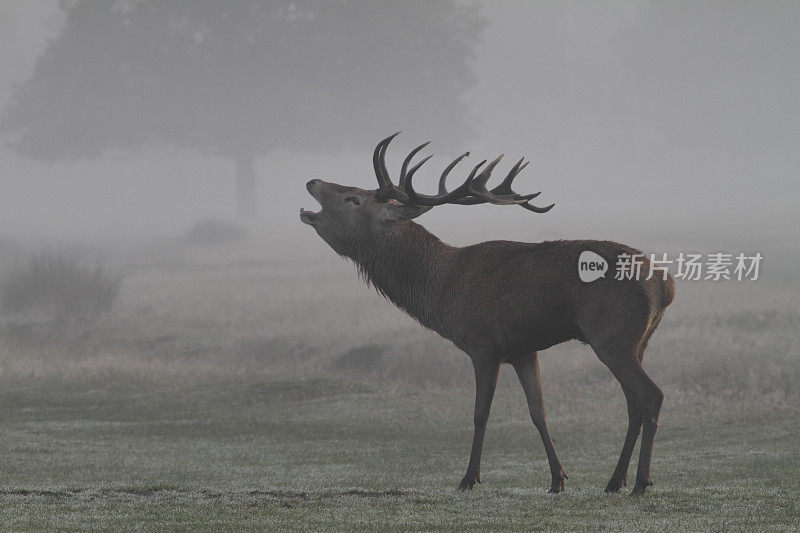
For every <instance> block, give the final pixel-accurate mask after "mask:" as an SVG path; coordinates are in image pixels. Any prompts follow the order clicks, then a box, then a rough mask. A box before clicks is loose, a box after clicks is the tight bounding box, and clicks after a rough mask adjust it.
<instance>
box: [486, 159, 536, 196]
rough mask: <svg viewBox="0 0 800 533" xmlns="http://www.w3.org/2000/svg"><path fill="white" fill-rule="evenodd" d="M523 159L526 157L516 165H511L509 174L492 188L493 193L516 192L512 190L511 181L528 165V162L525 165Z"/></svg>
mask: <svg viewBox="0 0 800 533" xmlns="http://www.w3.org/2000/svg"><path fill="white" fill-rule="evenodd" d="M523 161H525V158H524V157H523V158H522V159H520V160H519V161H517V164H516V165H514V166H513V167H511V170H509V171H508V175H507V176H506V177H505V178H504V179H503V181H502V182H501V183H500V185H498V186H497V187H495V188H494V189H492V191H491V192H492V194H503V195H505V194H515V193H514V191H512V190H511V182H512V181H514V178H516V177H517V174H519V173H520V172H522V169H523V168H525V167H527V166H528V163H525V164H524V165H523V164H522V162H523Z"/></svg>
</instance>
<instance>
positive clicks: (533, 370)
mask: <svg viewBox="0 0 800 533" xmlns="http://www.w3.org/2000/svg"><path fill="white" fill-rule="evenodd" d="M512 364H513V365H514V370H516V371H517V376H518V377H519V382H520V384H522V389H523V390H524V391H525V398H526V399H527V400H528V410H529V411H530V413H531V420H533V425H535V426H536V429H538V430H539V435H540V436H541V437H542V442H543V443H544V449H545V452H547V461H548V462H549V463H550V474H551V476H552V482H551V483H550V492H551V493H553V494H558V493H559V492H561V491H563V490H564V480H565V479H567V475H566V474H565V473H564V469H563V468H562V467H561V462H560V461H559V460H558V455H556V449H555V447H554V446H553V440H552V439H551V438H550V432H549V431H548V430H547V417H546V415H545V411H544V398H543V397H542V380H541V376H540V374H539V357H538V354H537V353H536V352H533V354H532V355H531V356H530V357H524V358H522V359H520V360H519V361H514V362H513V363H512Z"/></svg>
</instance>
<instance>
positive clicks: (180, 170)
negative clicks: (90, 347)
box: [0, 0, 800, 264]
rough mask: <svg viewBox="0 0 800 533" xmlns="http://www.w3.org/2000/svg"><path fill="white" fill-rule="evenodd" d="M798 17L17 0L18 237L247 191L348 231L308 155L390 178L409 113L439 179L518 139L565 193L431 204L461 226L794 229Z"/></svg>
mask: <svg viewBox="0 0 800 533" xmlns="http://www.w3.org/2000/svg"><path fill="white" fill-rule="evenodd" d="M315 10H317V11H320V13H321V14H320V16H316V14H315ZM797 27H800V8H799V7H798V4H797V3H796V2H763V3H759V4H758V5H756V4H753V3H751V2H702V3H697V2H654V3H650V2H580V1H568V2H561V1H558V2H521V1H520V2H507V1H498V2H484V3H473V2H444V3H438V4H436V3H427V2H422V3H413V2H412V3H405V4H404V5H399V4H397V3H394V4H389V3H385V4H382V3H359V2H332V3H331V2H271V3H258V2H237V3H233V4H226V5H224V6H223V5H218V6H217V5H215V3H202V2H201V3H196V2H192V3H181V2H171V3H167V4H159V3H153V2H146V1H119V2H93V1H90V0H84V1H77V2H69V1H67V2H57V1H45V0H42V1H36V2H19V1H9V0H4V1H3V2H2V3H0V36H2V37H0V38H1V39H2V46H0V109H2V111H3V113H2V115H0V116H2V120H3V122H2V126H3V130H2V134H3V139H4V140H5V142H4V143H3V145H2V148H0V217H2V218H1V220H2V224H0V237H2V238H6V239H14V240H24V241H27V240H30V241H33V242H41V241H52V240H58V239H69V240H71V241H87V240H88V241H91V242H104V243H108V242H118V241H124V240H126V239H142V238H147V237H169V236H174V235H178V234H181V233H182V232H184V231H186V229H187V228H188V227H190V226H191V224H192V223H194V222H196V221H197V220H198V219H200V218H202V217H206V216H210V215H213V216H217V217H222V218H228V219H235V218H236V216H237V211H238V212H239V213H240V214H244V215H245V217H244V218H243V220H244V221H245V223H246V224H247V225H248V227H249V228H250V229H251V231H253V232H254V233H255V234H258V235H261V236H263V237H264V238H265V239H266V240H267V241H273V242H275V243H278V242H289V241H292V242H297V243H299V244H300V245H301V248H314V249H318V250H319V251H320V252H327V250H324V245H323V243H322V242H321V241H319V240H318V239H317V237H316V235H314V234H313V232H311V231H308V228H305V227H301V224H300V223H299V220H298V217H297V211H298V209H299V207H301V206H305V207H307V208H313V203H314V202H313V200H312V199H310V198H309V197H308V196H307V193H306V191H305V188H304V186H303V185H304V183H305V181H306V180H308V179H311V178H316V177H323V178H325V179H329V180H332V181H336V182H340V183H345V184H352V185H358V186H362V187H369V188H374V187H375V179H374V176H373V173H372V169H371V160H370V158H371V150H372V148H373V146H374V145H375V143H376V142H377V141H378V140H380V139H381V138H383V137H384V136H386V135H387V134H389V133H391V132H393V131H396V130H403V134H402V135H401V136H400V137H399V138H398V139H397V140H396V141H395V143H393V146H392V147H391V149H390V151H389V154H388V160H389V164H390V169H391V171H392V172H394V173H395V175H396V173H397V172H398V171H399V168H398V167H399V163H400V161H402V158H403V157H404V156H405V154H406V153H407V151H408V150H409V149H410V148H411V147H413V146H416V145H417V144H419V143H421V142H423V141H426V140H431V141H432V144H431V146H430V147H429V149H428V150H429V151H430V152H433V153H436V154H437V157H435V158H434V159H433V160H432V161H431V162H429V163H428V164H427V165H426V166H425V167H424V168H423V170H422V171H421V173H420V174H419V178H418V179H417V182H418V184H419V187H420V188H421V189H423V190H425V189H424V187H425V185H426V184H427V187H428V189H427V190H429V191H430V190H433V188H434V187H435V181H436V178H437V177H438V173H439V172H440V171H441V169H443V167H444V166H445V165H446V163H447V162H448V161H449V159H448V158H450V157H453V156H455V155H457V154H459V153H461V152H462V151H465V150H471V152H472V154H473V155H472V158H471V159H470V160H474V161H478V160H480V159H483V158H487V157H494V156H495V155H496V154H499V153H505V154H506V156H507V160H506V161H504V163H503V165H501V167H500V168H499V169H498V171H499V172H503V171H504V170H505V169H506V168H507V167H506V166H510V165H511V164H512V163H513V161H515V160H516V159H518V158H519V157H523V156H524V157H527V158H528V159H530V160H532V165H530V166H529V167H528V168H527V169H526V170H525V171H524V173H523V174H522V175H521V176H520V177H519V178H518V180H517V181H518V185H517V188H518V189H519V190H522V191H523V192H524V191H536V190H542V191H543V193H542V196H541V197H540V199H541V201H542V202H544V205H546V204H548V203H551V202H555V203H556V208H555V209H554V210H553V211H551V212H550V213H548V214H547V215H541V216H537V215H532V214H531V213H529V212H527V211H524V210H521V209H514V208H510V207H497V206H489V207H487V206H482V207H478V208H475V207H472V208H464V207H462V206H452V207H442V208H439V209H437V210H434V212H432V213H430V214H428V215H426V216H425V217H424V218H423V219H421V222H422V223H423V224H426V225H427V226H428V228H429V229H430V230H432V231H433V232H434V233H437V234H440V236H442V237H443V238H444V239H445V240H449V241H451V242H458V243H465V242H470V241H474V240H476V239H482V238H518V239H523V240H542V239H545V238H582V237H589V238H610V239H615V240H623V239H625V238H631V237H633V238H634V239H638V240H636V242H633V243H632V244H634V245H637V246H640V247H643V248H646V249H647V250H646V251H660V250H657V249H656V248H655V247H656V246H662V247H667V248H670V249H678V248H680V249H689V248H691V249H700V248H701V247H711V248H713V249H731V250H732V251H739V250H738V249H736V250H733V248H735V247H737V246H738V247H739V248H742V247H744V248H746V249H747V250H754V249H756V248H758V247H759V246H760V245H761V244H763V245H765V246H768V247H769V246H772V245H774V243H775V242H776V241H777V242H779V243H781V246H784V245H786V246H787V247H793V248H795V249H796V248H797V246H798V243H797V232H796V228H795V226H796V223H797V222H798V221H800V217H798V215H797V209H796V207H795V205H796V198H795V196H796V194H797V192H798V187H797V168H799V167H800V150H798V142H799V141H800V98H798V97H797V95H798V94H800V61H798V59H800V36H799V35H800V34H799V33H798V32H797V31H796V30H797ZM468 161H469V160H468ZM248 167H250V168H249V169H248ZM459 168H461V167H459ZM467 169H468V165H465V166H464V168H462V169H461V170H462V174H464V175H465V174H466V171H467ZM250 171H252V176H253V178H252V180H253V182H254V187H253V188H252V189H250V188H246V189H245V190H244V192H243V193H242V192H241V191H242V186H241V183H240V186H239V190H240V192H239V195H240V197H239V198H237V172H238V174H239V178H238V179H239V180H240V182H241V181H242V180H244V181H247V179H248V177H247V173H248V172H250ZM242 174H244V178H242ZM456 176H459V174H458V173H457V171H456V172H454V173H453V177H456ZM245 187H247V186H245ZM243 198H244V199H243ZM250 200H252V201H251V202H250ZM248 202H249V203H250V205H247V204H248ZM703 249H705V248H703ZM709 251H710V250H709ZM274 253H275V254H279V253H282V252H281V251H280V250H279V249H276V250H274ZM770 260H775V258H773V257H767V259H766V264H769V261H770Z"/></svg>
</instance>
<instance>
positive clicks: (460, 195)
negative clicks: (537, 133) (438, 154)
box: [372, 131, 556, 213]
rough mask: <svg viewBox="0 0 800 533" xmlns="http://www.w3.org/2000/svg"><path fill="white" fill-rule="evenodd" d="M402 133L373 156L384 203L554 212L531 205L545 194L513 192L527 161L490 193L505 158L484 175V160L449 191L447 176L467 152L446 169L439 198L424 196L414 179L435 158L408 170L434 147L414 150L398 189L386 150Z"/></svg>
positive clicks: (384, 144) (488, 166)
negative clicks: (417, 157)
mask: <svg viewBox="0 0 800 533" xmlns="http://www.w3.org/2000/svg"><path fill="white" fill-rule="evenodd" d="M399 134H400V132H399V131H398V132H397V133H394V134H392V135H390V136H389V137H386V138H385V139H384V140H382V141H381V142H379V143H378V145H377V146H376V147H375V152H374V153H373V155H372V164H373V166H374V167H375V176H376V177H377V179H378V185H379V188H378V194H379V195H380V196H381V197H383V198H384V199H387V200H388V199H394V200H397V201H398V202H400V203H403V204H406V205H425V206H436V205H442V204H459V205H475V204H484V203H490V204H497V205H520V206H522V207H524V208H525V209H527V210H529V211H533V212H534V213H547V212H548V211H550V210H551V209H552V208H553V206H554V205H556V204H551V205H548V206H547V207H538V206H535V205H533V204H531V203H530V202H529V200H531V199H533V198H536V197H537V196H539V195H540V194H541V191H540V192H536V193H533V194H518V193H516V192H515V191H514V190H512V189H511V183H512V182H513V181H514V178H516V177H517V174H519V173H520V172H521V171H522V169H523V168H525V167H526V166H528V163H527V162H525V163H523V161H524V160H523V159H520V160H519V161H518V162H517V164H516V165H514V166H513V167H512V168H511V170H510V171H509V172H508V175H507V176H506V177H505V179H503V181H502V182H501V183H500V185H498V186H497V187H494V188H493V189H491V190H489V189H487V188H486V183H487V182H488V181H489V178H490V177H491V176H492V171H493V170H494V168H495V167H496V166H497V164H498V163H499V162H500V160H501V159H502V158H503V156H502V155H501V156H500V157H498V158H497V159H495V160H494V161H492V162H491V163H489V164H488V165H486V167H485V168H484V169H483V170H482V171H481V172H480V173H478V171H479V170H480V169H481V167H483V165H484V164H486V160H485V159H484V160H483V161H481V162H480V163H478V164H477V165H475V167H474V168H473V169H472V172H470V174H469V176H468V177H467V180H466V181H465V182H464V183H462V184H461V185H459V186H458V187H456V188H455V189H453V190H452V191H448V190H447V185H446V182H447V176H448V175H449V174H450V171H451V170H453V168H455V166H456V165H457V164H458V163H459V162H461V160H462V159H464V158H465V157H467V156H468V155H469V152H465V153H463V154H461V155H460V156H458V157H457V158H456V159H455V160H454V161H453V162H452V163H450V164H449V165H447V168H445V169H444V172H442V175H441V177H440V178H439V191H438V194H435V195H427V194H420V193H418V192H417V191H415V190H414V185H413V178H414V173H415V172H416V171H417V170H419V168H420V167H421V166H422V165H423V164H424V163H425V162H426V161H427V160H428V159H430V158H431V157H433V155H429V156H428V157H426V158H424V159H422V160H421V161H420V162H419V163H417V164H416V165H414V166H413V167H411V168H410V169H409V168H408V165H409V164H411V160H412V159H413V158H414V156H415V155H417V154H418V153H419V152H420V151H421V150H422V149H423V148H425V147H426V146H428V144H430V141H429V142H426V143H424V144H421V145H419V146H417V147H416V148H414V149H413V150H411V153H409V154H408V156H406V158H405V159H404V160H403V165H402V166H401V167H400V179H399V180H398V184H399V185H395V184H394V183H393V182H392V179H391V178H390V177H389V171H388V170H387V169H386V161H385V156H386V148H387V147H388V146H389V143H390V142H392V139H394V138H395V137H397V135H399Z"/></svg>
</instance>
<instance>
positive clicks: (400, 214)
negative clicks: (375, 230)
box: [381, 200, 431, 222]
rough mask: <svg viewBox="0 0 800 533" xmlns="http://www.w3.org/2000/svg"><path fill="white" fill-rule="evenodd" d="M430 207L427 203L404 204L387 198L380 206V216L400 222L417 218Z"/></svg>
mask: <svg viewBox="0 0 800 533" xmlns="http://www.w3.org/2000/svg"><path fill="white" fill-rule="evenodd" d="M430 209H431V206H429V205H405V204H401V203H400V202H397V201H395V200H389V201H388V202H386V203H384V204H383V205H382V206H381V216H382V218H383V219H384V220H394V221H396V222H402V221H403V220H411V219H412V218H417V217H418V216H420V215H421V214H422V213H426V212H427V211H429V210H430Z"/></svg>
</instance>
